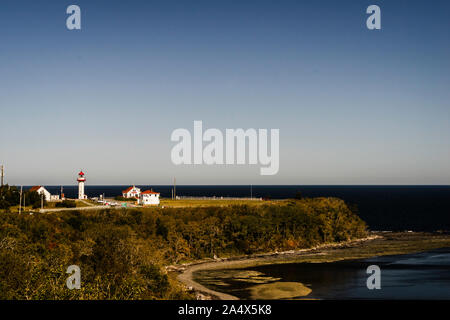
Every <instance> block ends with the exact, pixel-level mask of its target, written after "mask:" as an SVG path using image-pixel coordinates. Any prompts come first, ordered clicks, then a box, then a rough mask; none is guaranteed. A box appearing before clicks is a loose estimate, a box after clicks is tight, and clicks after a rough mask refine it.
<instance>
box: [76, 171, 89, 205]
mask: <svg viewBox="0 0 450 320" xmlns="http://www.w3.org/2000/svg"><path fill="white" fill-rule="evenodd" d="M77 181H78V199H87V196H86V195H85V194H84V183H85V182H86V178H85V177H84V172H83V170H81V171H80V173H78V179H77Z"/></svg>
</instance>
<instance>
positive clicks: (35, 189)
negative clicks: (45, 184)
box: [30, 186, 41, 191]
mask: <svg viewBox="0 0 450 320" xmlns="http://www.w3.org/2000/svg"><path fill="white" fill-rule="evenodd" d="M40 188H41V186H34V187H32V188H31V189H30V191H38V190H39V189H40Z"/></svg>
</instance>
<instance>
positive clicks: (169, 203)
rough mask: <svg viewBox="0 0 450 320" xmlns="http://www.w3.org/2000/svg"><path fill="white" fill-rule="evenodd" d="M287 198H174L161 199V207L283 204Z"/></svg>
mask: <svg viewBox="0 0 450 320" xmlns="http://www.w3.org/2000/svg"><path fill="white" fill-rule="evenodd" d="M284 201H285V200H271V201H262V200H221V199H217V200H211V199H207V200H172V199H161V203H160V206H161V207H163V206H164V207H171V208H182V207H217V206H218V207H223V206H233V205H249V206H261V205H264V204H272V205H273V204H281V203H283V202H284Z"/></svg>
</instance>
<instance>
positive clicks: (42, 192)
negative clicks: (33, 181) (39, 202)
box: [30, 186, 52, 201]
mask: <svg viewBox="0 0 450 320" xmlns="http://www.w3.org/2000/svg"><path fill="white" fill-rule="evenodd" d="M30 191H36V192H37V193H39V194H40V195H44V199H45V201H50V199H51V197H52V195H51V194H50V192H48V191H47V189H45V188H44V187H43V186H34V187H32V188H31V189H30Z"/></svg>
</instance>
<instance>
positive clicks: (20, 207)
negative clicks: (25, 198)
mask: <svg viewBox="0 0 450 320" xmlns="http://www.w3.org/2000/svg"><path fill="white" fill-rule="evenodd" d="M21 211H22V186H20V197H19V214H20V213H21Z"/></svg>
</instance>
